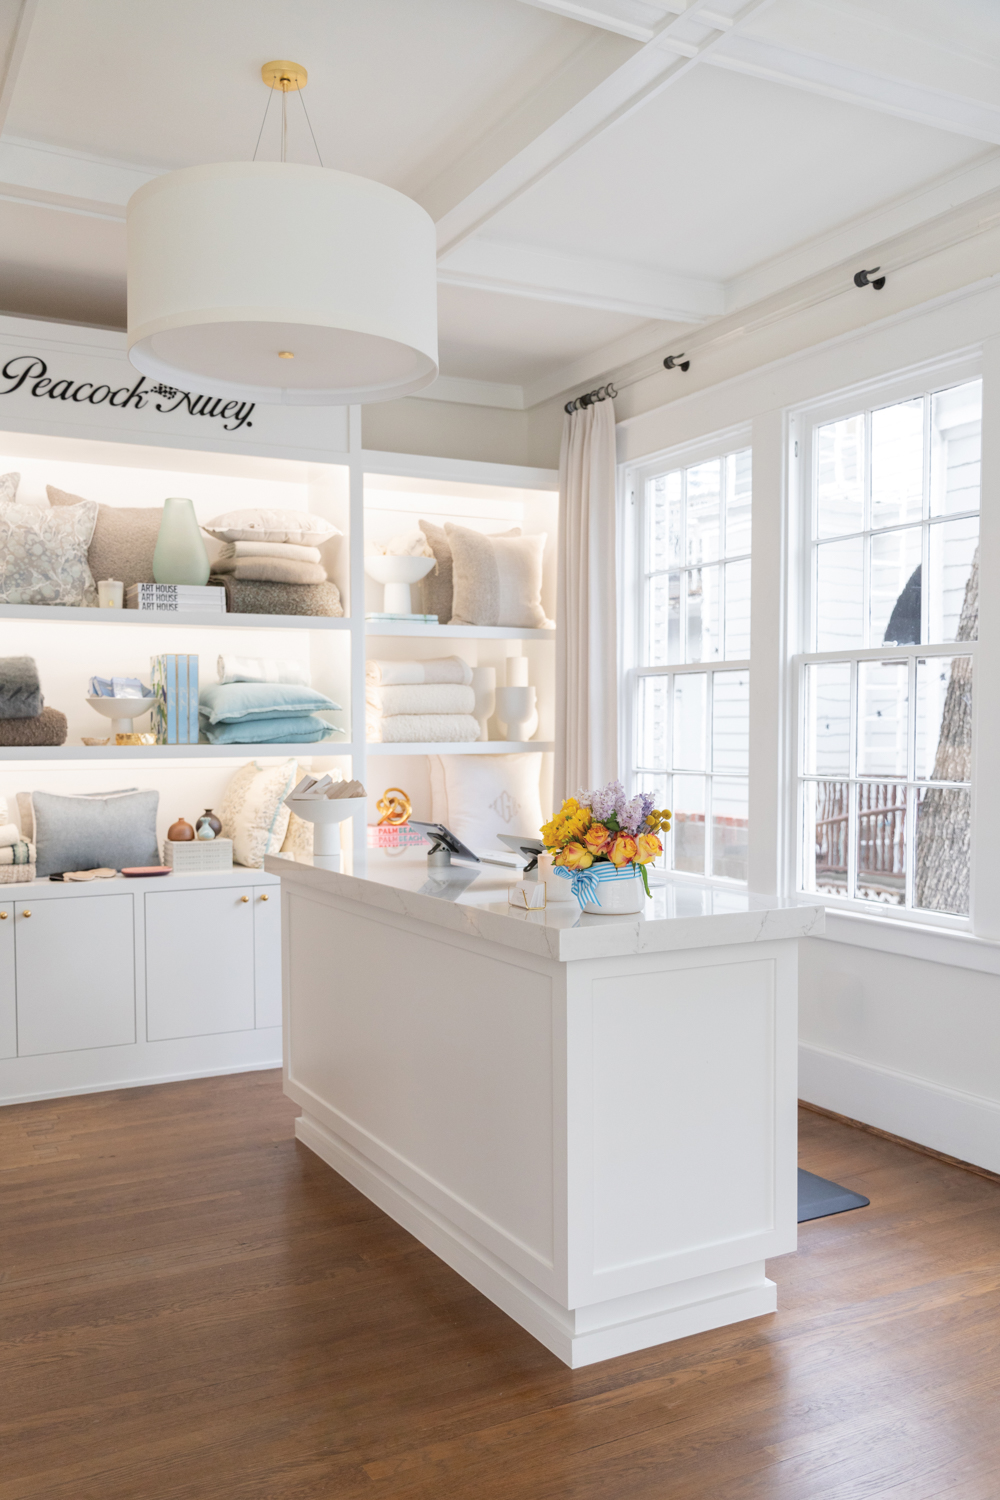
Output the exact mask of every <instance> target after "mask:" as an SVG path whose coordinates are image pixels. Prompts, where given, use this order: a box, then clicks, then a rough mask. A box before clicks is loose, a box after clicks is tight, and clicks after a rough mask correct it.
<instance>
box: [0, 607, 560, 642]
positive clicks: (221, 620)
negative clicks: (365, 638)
mask: <svg viewBox="0 0 1000 1500" xmlns="http://www.w3.org/2000/svg"><path fill="white" fill-rule="evenodd" d="M0 620H40V621H41V620H56V621H58V622H59V624H61V625H67V624H72V625H75V624H77V623H78V622H79V621H86V622H87V623H88V624H92V625H187V626H189V627H193V628H195V629H197V630H203V629H205V628H206V627H211V628H212V629H213V630H246V629H254V630H349V629H350V628H351V622H350V620H347V619H344V618H335V617H333V616H332V615H220V614H216V613H215V612H210V613H199V614H187V615H176V614H173V613H172V612H171V611H168V610H158V609H151V610H140V609H96V608H95V609H82V608H77V607H76V606H75V605H72V604H0ZM438 628H439V629H440V627H438ZM535 633H536V634H538V635H544V634H545V632H544V631H536V632H535Z"/></svg>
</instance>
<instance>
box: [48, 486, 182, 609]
mask: <svg viewBox="0 0 1000 1500" xmlns="http://www.w3.org/2000/svg"><path fill="white" fill-rule="evenodd" d="M45 488H46V491H47V493H48V497H49V504H50V505H79V504H80V503H81V501H80V496H79V495H71V494H69V493H68V492H67V491H66V490H57V489H56V488H55V486H54V485H51V484H47V485H46V486H45ZM162 520H163V507H162V506H161V505H153V506H139V505H101V504H98V507H97V525H96V526H95V527H94V535H93V538H92V539H91V543H90V547H89V549H88V552H87V561H88V562H89V564H90V571H91V573H93V575H94V578H95V579H96V580H97V581H98V582H100V581H101V579H102V578H117V579H118V580H119V582H120V583H123V584H124V585H125V587H126V589H129V588H131V587H132V585H133V584H134V583H152V581H153V553H154V552H155V550H156V539H157V537H158V536H159V534H160V522H161V521H162Z"/></svg>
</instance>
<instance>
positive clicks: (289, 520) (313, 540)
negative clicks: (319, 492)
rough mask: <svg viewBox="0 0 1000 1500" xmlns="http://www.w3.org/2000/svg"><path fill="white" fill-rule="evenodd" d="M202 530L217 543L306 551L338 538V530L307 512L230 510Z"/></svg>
mask: <svg viewBox="0 0 1000 1500" xmlns="http://www.w3.org/2000/svg"><path fill="white" fill-rule="evenodd" d="M202 530H203V531H207V532H208V534H209V536H215V537H218V539H219V541H220V542H292V543H293V544H294V545H295V546H303V545H304V546H306V547H317V546H319V544H320V543H321V542H325V541H326V540H327V539H328V538H329V537H331V536H340V535H341V532H340V530H339V528H338V527H336V526H333V525H332V524H331V523H330V522H329V521H324V519H323V517H322V516H314V515H313V514H312V513H311V512H310V511H307V510H230V511H227V512H226V514H225V515H224V516H216V517H215V520H214V521H209V522H207V524H206V525H205V526H203V527H202Z"/></svg>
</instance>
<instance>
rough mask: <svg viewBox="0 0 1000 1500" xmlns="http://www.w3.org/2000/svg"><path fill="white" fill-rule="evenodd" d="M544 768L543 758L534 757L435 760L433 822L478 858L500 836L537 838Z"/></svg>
mask: <svg viewBox="0 0 1000 1500" xmlns="http://www.w3.org/2000/svg"><path fill="white" fill-rule="evenodd" d="M435 760H437V761H439V762H440V765H439V767H437V768H436V767H435V766H434V761H435ZM541 764H542V758H541V756H540V755H531V754H525V755H440V756H432V757H431V773H430V780H431V809H432V811H431V820H432V821H433V822H435V823H444V824H445V826H446V827H448V828H450V829H451V831H452V833H455V834H457V835H458V837H459V838H460V839H461V840H462V842H463V843H464V844H467V845H468V846H469V848H470V849H472V850H474V851H475V852H477V853H478V851H479V850H480V849H482V850H483V851H484V852H487V853H488V852H489V851H490V850H495V849H496V848H497V847H498V845H497V835H498V834H500V833H514V834H523V835H524V836H525V837H529V838H537V837H538V831H539V829H540V828H541V826H542V804H541V799H540V796H539V790H538V779H539V776H540V774H541Z"/></svg>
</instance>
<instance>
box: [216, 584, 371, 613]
mask: <svg viewBox="0 0 1000 1500" xmlns="http://www.w3.org/2000/svg"><path fill="white" fill-rule="evenodd" d="M208 581H209V583H216V584H221V585H222V586H223V588H224V589H225V591H226V612H227V613H228V614H231V615H333V616H336V617H337V618H339V617H340V616H341V615H342V614H343V613H344V606H343V605H342V604H341V602H340V590H339V589H338V587H337V585H336V584H335V583H259V582H257V581H256V580H253V579H249V578H234V577H233V576H232V574H231V573H213V574H212V576H211V578H210V579H209V580H208Z"/></svg>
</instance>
